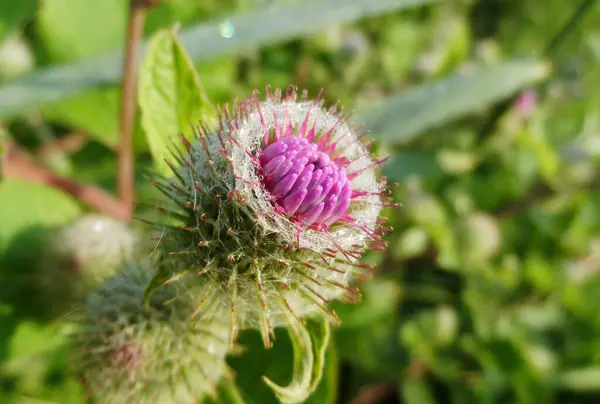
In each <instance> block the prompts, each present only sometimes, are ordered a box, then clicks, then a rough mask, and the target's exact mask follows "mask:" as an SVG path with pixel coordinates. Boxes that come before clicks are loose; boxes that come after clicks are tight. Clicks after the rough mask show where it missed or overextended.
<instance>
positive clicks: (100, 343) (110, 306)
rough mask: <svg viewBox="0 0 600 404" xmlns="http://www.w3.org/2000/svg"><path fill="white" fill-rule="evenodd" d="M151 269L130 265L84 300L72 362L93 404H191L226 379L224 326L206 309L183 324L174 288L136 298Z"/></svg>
mask: <svg viewBox="0 0 600 404" xmlns="http://www.w3.org/2000/svg"><path fill="white" fill-rule="evenodd" d="M151 274H152V271H151V269H150V264H148V263H142V262H137V263H129V264H127V265H125V266H124V267H123V268H122V270H121V271H120V272H119V274H118V275H116V276H115V277H113V278H111V279H109V280H108V281H106V282H105V283H104V284H102V285H101V286H100V287H99V288H98V289H97V290H96V291H94V292H92V293H91V294H90V295H89V296H88V300H87V303H86V305H85V314H84V317H83V318H82V319H81V324H80V325H81V327H80V331H79V332H78V333H77V334H76V335H75V336H74V338H73V351H74V353H75V357H74V361H73V362H74V363H75V365H76V373H77V374H78V375H79V377H80V379H81V381H82V383H83V385H84V387H85V389H86V391H87V393H88V395H89V396H90V397H91V398H93V399H94V400H96V402H100V403H105V402H106V403H109V402H110V403H137V402H144V403H146V402H148V403H165V402H169V403H170V402H172V403H196V402H198V399H199V398H200V397H202V396H203V395H206V394H211V395H214V394H215V389H216V387H215V386H216V385H217V383H218V382H219V380H220V379H221V377H223V376H224V375H226V374H227V369H228V368H227V365H226V362H225V356H226V354H227V352H228V350H229V335H228V332H229V327H228V323H227V322H223V320H222V317H223V316H222V315H218V313H217V312H215V311H211V315H205V316H203V319H202V320H196V321H190V320H189V317H190V313H191V310H192V309H193V307H192V306H190V305H189V304H186V303H185V300H186V299H177V301H173V298H174V296H176V295H178V294H179V295H181V294H182V293H184V292H183V291H181V290H180V291H178V290H177V289H176V288H177V286H176V285H166V286H163V287H160V288H158V289H157V290H156V292H155V293H154V294H153V296H152V298H151V299H150V301H149V302H148V304H147V305H144V302H143V297H144V290H145V288H146V285H147V284H148V282H149V281H150V278H151Z"/></svg>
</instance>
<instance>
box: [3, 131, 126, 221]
mask: <svg viewBox="0 0 600 404" xmlns="http://www.w3.org/2000/svg"><path fill="white" fill-rule="evenodd" d="M4 147H5V150H4V152H5V155H4V161H3V166H4V167H3V168H4V175H5V176H6V177H12V178H21V179H25V180H28V181H32V182H38V183H42V184H49V185H51V186H53V187H56V188H59V189H61V190H63V191H65V192H67V193H69V194H71V195H72V196H74V197H75V198H77V199H78V200H79V201H81V202H83V203H85V204H87V205H89V206H91V207H93V208H95V209H96V210H98V211H99V212H103V213H106V214H108V215H111V216H113V217H116V218H118V219H122V220H129V216H128V212H127V210H126V209H124V206H123V204H122V203H121V202H120V201H118V200H116V199H115V198H114V197H113V196H112V195H110V194H109V193H107V192H105V191H103V190H102V189H100V188H98V187H96V186H94V185H91V184H82V183H79V182H77V181H73V180H71V179H68V178H64V177H61V176H59V175H57V174H54V173H53V172H52V171H50V170H48V169H46V168H44V167H40V166H38V165H36V164H35V163H34V162H33V161H32V159H31V157H30V156H29V155H28V154H27V153H25V152H24V151H22V150H21V149H20V148H19V147H18V146H17V145H16V144H15V143H14V142H13V141H12V140H10V139H6V140H5V142H4Z"/></svg>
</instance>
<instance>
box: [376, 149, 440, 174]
mask: <svg viewBox="0 0 600 404" xmlns="http://www.w3.org/2000/svg"><path fill="white" fill-rule="evenodd" d="M443 172H444V171H443V170H442V167H440V164H439V162H438V160H437V158H436V153H435V152H434V151H430V150H417V149H409V150H405V151H402V152H400V153H396V154H394V155H393V156H392V157H391V158H390V160H389V161H388V162H387V163H385V165H384V166H383V174H384V175H385V176H386V177H388V178H389V180H390V181H392V182H402V181H406V180H407V179H409V178H422V177H426V176H439V175H441V174H443Z"/></svg>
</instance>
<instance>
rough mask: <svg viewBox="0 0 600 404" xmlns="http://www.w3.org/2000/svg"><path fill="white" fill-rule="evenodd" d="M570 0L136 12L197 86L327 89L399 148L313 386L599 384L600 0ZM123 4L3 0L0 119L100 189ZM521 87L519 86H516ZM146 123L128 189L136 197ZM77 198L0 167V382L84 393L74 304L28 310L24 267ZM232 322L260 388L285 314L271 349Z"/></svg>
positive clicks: (525, 388)
mask: <svg viewBox="0 0 600 404" xmlns="http://www.w3.org/2000/svg"><path fill="white" fill-rule="evenodd" d="M586 3H589V4H592V6H591V7H588V8H586V9H585V15H584V16H583V17H582V18H580V19H578V20H577V21H576V22H575V23H573V24H570V25H569V24H568V19H569V16H570V15H572V14H573V13H574V12H575V11H576V8H577V7H578V5H577V4H574V2H567V1H564V0H546V1H544V2H540V1H537V0H519V1H517V0H442V1H438V2H432V1H417V0H412V1H408V0H395V1H392V0H371V1H364V0H346V1H345V2H344V1H341V0H339V1H338V0H322V1H318V0H312V1H310V2H309V1H292V0H279V1H266V0H262V1H258V0H226V1H223V0H220V1H219V0H206V1H202V2H200V1H196V0H164V1H162V2H161V5H160V6H159V7H157V8H155V9H153V10H151V11H150V12H149V15H148V20H147V24H146V28H145V32H146V34H147V35H150V34H151V33H153V32H155V31H156V30H157V29H159V28H167V27H170V26H171V25H172V24H173V23H175V22H179V23H180V25H181V38H182V41H183V43H184V45H185V47H186V49H188V51H189V52H190V54H191V56H192V59H193V61H194V64H196V67H197V69H198V72H199V76H200V80H201V82H202V86H203V87H204V90H205V92H206V96H207V97H208V98H209V99H210V100H212V101H213V102H215V103H221V102H226V101H229V100H231V99H232V98H234V97H236V96H238V97H243V96H247V95H248V94H249V93H250V92H251V91H252V89H254V88H258V89H262V88H264V86H265V85H266V84H270V85H271V86H272V87H277V86H287V84H289V83H294V84H296V85H298V86H299V87H301V88H307V89H309V91H310V93H311V94H316V93H317V92H318V91H319V90H320V89H321V88H324V89H325V91H324V97H325V99H326V100H328V102H335V101H336V100H338V99H340V100H341V101H342V102H343V103H344V105H346V106H347V108H353V109H355V117H356V119H357V120H359V121H362V122H364V123H366V124H367V125H368V126H369V128H370V129H371V130H372V133H371V134H372V136H373V138H375V139H376V140H377V148H378V150H379V152H381V153H384V154H389V155H390V156H391V158H390V160H389V161H388V162H387V163H386V165H385V166H384V168H383V171H384V174H385V175H386V176H388V178H389V180H390V181H391V182H398V183H399V186H398V187H397V188H396V191H395V200H396V201H398V202H401V203H402V204H403V205H404V207H403V209H400V210H396V211H391V212H389V216H390V218H391V225H392V226H393V227H394V228H395V230H394V232H392V233H391V235H389V238H388V240H389V245H390V247H389V251H388V252H387V253H385V254H372V255H370V256H369V257H367V259H368V260H369V261H370V262H372V263H376V264H378V269H377V276H376V278H375V279H374V280H372V281H369V282H367V283H365V284H364V285H363V286H362V291H363V300H364V301H363V303H362V304H360V305H358V306H348V305H337V306H336V311H337V312H338V314H339V315H340V317H341V318H342V320H343V325H342V326H341V327H340V328H338V329H335V330H334V335H333V343H332V345H330V348H329V349H328V352H327V354H326V358H327V360H326V368H325V369H324V378H323V380H322V381H321V384H320V385H319V387H318V389H317V391H316V392H315V394H314V395H313V396H312V397H311V398H309V401H308V402H311V403H335V402H343V403H345V402H352V400H356V402H357V403H372V402H401V403H407V404H427V403H471V402H476V403H506V402H518V403H530V402H545V403H546V402H547V403H552V402H557V403H558V402H561V403H562V402H570V403H583V402H596V401H598V400H600V357H599V356H598V349H599V348H600V322H599V321H598V316H597V312H598V309H597V308H598V304H599V303H600V275H599V273H598V270H599V269H600V238H599V234H600V232H599V230H600V214H599V213H598V212H600V194H599V193H598V190H597V188H598V185H599V184H600V182H599V180H598V171H597V170H598V167H597V165H598V154H599V153H600V148H599V143H598V139H599V137H598V135H600V133H599V130H600V120H599V119H600V98H599V97H598V96H597V89H598V88H599V86H600V69H598V64H599V63H600V30H599V29H598V27H600V7H598V6H597V4H593V3H595V2H594V1H588V2H586ZM126 10H127V1H126V0H105V1H92V0H45V1H40V2H37V1H35V0H28V1H21V2H16V1H2V2H0V80H1V83H0V118H1V119H2V121H1V122H0V133H1V134H2V136H11V137H12V138H14V139H15V140H16V141H17V142H18V143H19V144H20V145H22V146H23V147H24V148H26V149H28V150H29V151H30V152H31V153H32V154H33V155H34V156H35V158H36V160H37V161H39V162H40V163H41V164H44V165H46V166H47V167H49V168H50V169H52V170H54V171H56V172H58V173H61V174H62V175H65V176H68V177H71V178H74V179H77V180H82V181H87V182H93V183H96V184H98V185H100V186H102V187H103V188H105V189H107V190H110V191H114V190H115V183H114V179H115V176H116V168H115V167H116V157H115V154H114V150H115V147H116V144H117V139H118V107H119V88H118V84H117V81H118V78H119V71H120V59H119V53H117V50H118V48H119V46H121V45H122V44H123V41H124V32H125V21H126ZM565 26H566V30H565V31H563V32H564V33H565V35H559V33H560V32H561V30H563V28H564V27H565ZM557 35H558V36H557ZM142 80H143V77H142ZM526 89H529V90H528V92H525V94H526V96H531V95H532V94H536V95H537V101H536V102H534V103H533V107H532V108H530V107H529V106H528V105H527V103H526V102H525V101H526V97H524V98H523V97H522V98H519V99H518V100H517V102H515V101H514V100H513V98H512V96H514V95H517V94H518V93H519V92H520V91H522V90H526ZM142 125H143V119H138V120H137V121H136V164H137V173H138V176H137V177H138V182H137V183H138V199H140V200H143V199H144V198H145V197H151V196H152V191H151V190H150V189H149V184H148V183H147V182H146V181H145V180H144V177H143V176H144V173H145V172H146V171H147V170H148V169H149V168H150V164H151V159H150V150H151V149H152V147H153V145H152V143H151V142H150V144H149V142H148V141H147V140H146V137H145V136H144V131H143V130H142ZM81 134H83V137H82V136H81ZM73 138H83V141H80V142H79V143H77V144H75V146H71V147H69V148H63V147H58V146H60V145H63V144H65V143H67V142H66V140H67V139H73ZM0 149H1V146H0ZM144 209H146V208H145V207H144V205H140V207H139V212H138V213H143V211H144ZM84 210H85V207H83V206H81V205H80V204H79V203H78V202H77V201H75V200H73V199H72V198H71V197H70V196H68V195H66V194H64V193H62V192H61V191H58V190H55V189H52V188H49V187H48V186H44V185H37V184H30V183H26V182H23V181H17V180H13V179H4V180H3V181H2V182H0V402H2V403H42V402H56V403H78V402H83V401H84V400H83V395H82V391H81V388H80V387H79V385H78V383H77V381H76V380H75V379H74V378H73V377H72V376H70V374H69V372H68V367H69V363H68V362H69V356H68V350H67V348H66V346H65V341H66V337H65V336H66V335H67V334H68V332H69V329H68V327H67V326H65V325H64V324H63V323H62V322H61V321H60V319H52V320H47V319H45V320H42V319H40V318H38V316H36V312H35V308H31V307H29V306H30V305H29V302H30V300H31V299H30V297H31V296H30V295H29V294H28V292H27V288H26V285H25V286H24V285H21V284H20V283H19V282H18V281H17V280H18V279H20V277H21V275H23V274H25V273H27V271H28V270H30V267H31V265H32V264H31V262H32V260H31V257H32V256H34V255H35V251H36V243H38V241H39V239H40V236H41V235H42V234H43V232H44V231H46V230H47V229H49V228H52V227H53V226H56V225H59V224H62V223H66V222H68V221H69V220H71V219H73V218H74V217H76V216H77V215H79V214H81V212H83V211H84ZM65 314H66V313H65ZM242 343H245V344H247V345H249V346H251V347H252V349H251V350H249V353H248V354H247V355H246V356H241V357H233V358H232V359H231V362H232V365H233V366H234V368H235V369H236V371H237V372H238V384H239V386H240V387H241V391H242V396H243V397H242V399H243V400H247V401H248V402H255V403H259V402H260V403H267V402H271V401H273V400H274V397H273V395H272V392H270V391H269V390H268V388H267V387H266V385H264V383H263V382H262V381H261V380H259V377H260V375H262V374H266V375H267V376H268V377H269V378H271V379H273V380H275V381H276V382H278V383H285V382H286V378H289V377H290V372H291V364H290V363H289V362H290V361H289V358H290V356H291V345H290V344H289V342H287V340H286V337H285V333H283V334H281V335H279V334H278V339H277V344H276V345H275V348H273V349H272V350H270V351H266V352H263V351H262V348H261V343H260V338H259V337H258V336H257V335H254V334H251V333H249V334H246V335H244V336H243V340H242ZM250 355H251V356H250ZM281 358H283V359H284V360H283V361H282V360H281ZM286 358H287V359H286ZM220 390H221V391H222V395H221V397H222V400H223V401H226V400H229V401H231V402H239V399H240V398H239V397H235V395H233V394H228V391H229V390H228V386H227V385H226V384H224V385H223V386H220Z"/></svg>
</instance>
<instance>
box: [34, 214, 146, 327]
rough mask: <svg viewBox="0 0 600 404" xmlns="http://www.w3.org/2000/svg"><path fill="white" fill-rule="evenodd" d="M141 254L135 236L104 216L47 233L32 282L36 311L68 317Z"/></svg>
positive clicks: (79, 220)
mask: <svg viewBox="0 0 600 404" xmlns="http://www.w3.org/2000/svg"><path fill="white" fill-rule="evenodd" d="M139 251H141V248H140V239H139V237H138V235H137V234H136V233H135V232H134V231H133V230H132V229H130V228H129V227H128V226H127V225H125V224H123V223H121V222H119V221H117V220H115V219H112V218H110V217H107V216H103V215H97V214H93V215H85V216H82V217H80V218H78V219H76V220H75V221H74V222H72V223H69V224H67V225H64V226H62V227H59V228H57V229H53V230H50V231H48V232H47V233H46V234H45V236H44V240H43V242H42V246H41V249H40V251H39V256H38V259H37V262H36V264H35V268H34V272H33V273H32V277H31V285H32V286H33V288H34V290H35V298H36V299H37V300H38V301H37V303H39V304H38V305H37V306H38V307H39V310H41V311H44V312H45V313H44V314H46V315H50V316H57V315H64V314H67V313H69V312H71V311H73V310H75V309H77V308H79V307H81V306H82V305H83V303H84V302H85V298H86V295H87V294H88V293H89V292H90V291H92V290H94V289H95V288H96V287H97V286H98V285H100V284H101V283H102V282H103V281H105V280H106V279H108V278H110V277H111V276H113V275H114V274H115V273H116V271H117V270H118V268H119V267H120V266H121V265H122V264H123V263H124V262H125V261H128V260H132V259H134V258H135V257H136V256H137V255H138V254H139Z"/></svg>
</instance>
